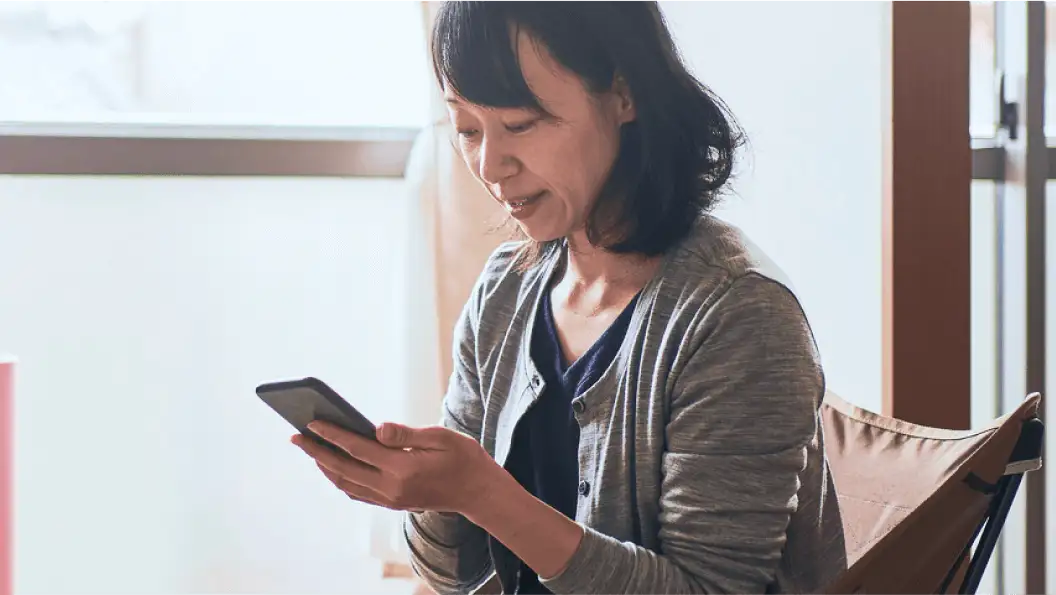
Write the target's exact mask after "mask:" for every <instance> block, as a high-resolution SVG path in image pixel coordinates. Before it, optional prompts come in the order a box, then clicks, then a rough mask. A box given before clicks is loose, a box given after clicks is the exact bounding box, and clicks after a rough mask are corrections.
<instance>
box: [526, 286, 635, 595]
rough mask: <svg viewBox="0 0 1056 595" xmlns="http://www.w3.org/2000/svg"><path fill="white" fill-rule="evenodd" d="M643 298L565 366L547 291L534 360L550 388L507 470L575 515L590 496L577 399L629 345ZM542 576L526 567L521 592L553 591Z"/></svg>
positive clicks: (535, 336)
mask: <svg viewBox="0 0 1056 595" xmlns="http://www.w3.org/2000/svg"><path fill="white" fill-rule="evenodd" d="M637 301H638V297H637V296H635V298H634V299H633V300H631V303H630V304H629V305H628V306H627V307H626V308H625V309H624V311H623V312H622V313H621V314H620V315H619V317H617V318H616V320H615V322H613V323H612V326H610V327H609V328H608V329H607V330H606V331H605V332H604V333H603V334H602V335H601V337H599V338H598V340H597V342H595V343H594V345H592V346H591V348H590V349H589V350H588V351H587V352H586V353H584V354H583V355H582V356H581V357H580V358H579V359H578V360H576V361H575V363H573V364H572V365H571V366H569V365H566V364H565V359H564V356H563V355H562V352H561V342H560V340H559V339H558V335H557V327H556V325H555V324H554V313H553V307H552V305H551V302H550V292H549V291H544V292H543V296H542V299H541V300H540V304H539V313H538V314H537V315H536V317H535V328H534V329H532V351H531V354H532V361H533V362H535V367H536V368H537V369H538V371H539V373H540V374H541V375H542V377H543V380H544V381H545V382H546V386H545V388H544V390H543V394H542V395H540V396H539V398H538V400H537V401H536V402H535V403H534V404H533V405H532V406H531V407H530V408H529V410H528V412H527V413H526V414H525V415H524V417H522V418H521V421H520V422H519V423H518V424H517V428H516V430H515V431H514V437H513V443H512V444H511V447H510V455H509V458H508V459H507V462H506V469H507V470H508V471H509V472H510V474H511V475H513V477H514V478H515V479H516V480H517V481H518V482H519V483H520V484H521V485H522V486H524V488H525V489H526V490H528V491H529V492H531V493H532V494H533V495H534V496H535V497H537V498H539V499H540V500H542V501H543V502H545V503H547V504H548V505H550V506H551V507H553V508H555V509H557V510H559V511H561V513H562V514H564V515H565V516H567V517H569V518H575V516H576V500H577V498H579V497H586V496H587V495H589V494H590V487H591V486H590V484H589V483H588V482H587V481H582V482H581V481H580V477H579V423H578V422H577V421H576V418H575V414H574V410H573V407H572V401H573V399H575V398H576V397H579V396H580V395H582V394H583V393H584V392H586V391H587V389H589V388H590V387H591V386H593V385H594V383H595V382H597V381H598V379H599V378H600V377H601V375H602V374H603V373H604V372H605V370H606V368H608V367H609V364H611V363H612V360H613V359H614V358H615V357H616V353H617V352H618V351H619V349H620V345H621V344H622V343H623V339H624V336H625V335H626V334H627V328H628V326H629V325H630V322H631V314H632V313H633V312H634V305H635V303H637ZM549 592H550V591H548V590H547V589H546V588H545V587H543V585H542V584H541V583H540V582H539V577H538V576H537V575H536V574H535V572H534V571H532V569H531V568H529V567H528V566H526V565H525V564H524V563H521V565H520V577H519V580H518V587H517V593H549Z"/></svg>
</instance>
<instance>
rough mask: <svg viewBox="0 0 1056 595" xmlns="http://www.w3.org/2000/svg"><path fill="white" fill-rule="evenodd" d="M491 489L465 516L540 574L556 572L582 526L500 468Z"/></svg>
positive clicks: (573, 547)
mask: <svg viewBox="0 0 1056 595" xmlns="http://www.w3.org/2000/svg"><path fill="white" fill-rule="evenodd" d="M493 486H494V487H493V489H492V490H489V493H488V494H487V496H486V497H484V498H482V499H481V500H480V501H479V502H478V503H476V504H475V505H474V509H473V510H469V511H467V512H466V517H467V518H468V519H469V520H470V521H472V522H473V524H475V525H478V526H479V527H481V528H482V529H483V530H484V531H487V532H488V533H490V534H491V535H492V536H493V537H494V538H495V539H497V540H499V541H500V542H502V543H503V545H505V546H506V547H507V548H508V549H509V550H510V551H511V552H513V554H514V555H516V556H517V557H518V558H520V560H521V561H522V562H524V563H525V564H526V565H528V567H529V568H531V569H532V570H534V571H535V572H536V574H538V575H539V577H540V578H543V579H546V578H549V577H552V576H556V575H557V574H558V573H560V572H561V571H562V570H564V568H565V567H566V566H567V565H568V562H569V560H571V559H572V556H573V554H574V553H575V552H576V550H577V549H578V548H579V544H580V541H581V540H582V539H583V528H582V527H581V526H580V525H579V524H577V523H576V522H575V521H573V520H572V519H569V518H568V517H566V516H565V515H563V514H561V513H560V512H559V511H557V510H555V509H553V508H551V507H550V506H548V505H547V504H546V503H544V502H542V501H540V500H539V499H537V498H536V497H535V496H532V494H530V493H529V492H528V491H527V490H525V489H524V488H523V487H522V486H521V485H520V484H519V483H517V481H516V480H515V479H514V478H513V477H512V476H510V475H509V474H508V473H506V472H505V471H504V470H502V469H501V468H497V467H496V469H495V481H494V484H493Z"/></svg>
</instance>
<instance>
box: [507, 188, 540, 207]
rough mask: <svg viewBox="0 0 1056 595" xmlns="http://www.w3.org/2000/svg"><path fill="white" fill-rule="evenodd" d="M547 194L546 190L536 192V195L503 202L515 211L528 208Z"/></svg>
mask: <svg viewBox="0 0 1056 595" xmlns="http://www.w3.org/2000/svg"><path fill="white" fill-rule="evenodd" d="M545 192H546V191H545V190H540V191H539V192H536V193H535V194H529V195H528V196H522V197H520V198H510V199H504V200H503V201H502V202H504V203H506V204H507V205H509V206H510V207H512V208H514V209H523V208H524V207H526V206H528V205H530V204H532V203H533V202H535V201H537V200H539V199H540V198H542V196H543V194H544V193H545Z"/></svg>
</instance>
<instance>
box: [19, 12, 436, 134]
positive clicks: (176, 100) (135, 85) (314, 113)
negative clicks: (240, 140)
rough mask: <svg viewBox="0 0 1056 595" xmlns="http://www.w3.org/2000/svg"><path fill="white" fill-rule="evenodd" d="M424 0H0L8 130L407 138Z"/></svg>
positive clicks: (419, 108)
mask: <svg viewBox="0 0 1056 595" xmlns="http://www.w3.org/2000/svg"><path fill="white" fill-rule="evenodd" d="M422 18H423V17H422V7H421V3H418V2H378V1H373V2H296V3H295V2H76V3H75V2H4V3H0V80H3V81H4V84H2V85H0V122H2V123H11V122H15V123H20V124H25V123H30V124H37V123H41V124H85V123H87V124H103V125H109V124H133V125H135V124H148V125H157V124H162V125H167V124H177V125H192V126H196V125H205V126H209V125H222V126H231V125H247V126H253V127H276V126H278V127H284V126H298V127H343V126H352V127H362V126H370V127H404V128H418V127H420V126H422V125H424V124H425V123H426V121H427V118H428V103H429V92H430V85H431V80H430V78H429V76H427V75H428V70H427V68H428V66H427V60H426V40H425V34H424V29H423V20H422Z"/></svg>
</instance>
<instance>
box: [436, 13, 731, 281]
mask: <svg viewBox="0 0 1056 595" xmlns="http://www.w3.org/2000/svg"><path fill="white" fill-rule="evenodd" d="M521 30H523V31H524V32H526V33H527V34H528V35H529V36H530V37H531V38H532V39H533V40H534V41H536V42H537V43H541V45H542V46H543V47H545V48H546V50H547V51H548V52H549V54H550V56H551V57H552V58H553V59H554V60H556V61H557V62H558V63H559V64H560V65H561V66H563V67H564V68H566V69H567V70H569V71H570V72H572V73H574V74H576V75H577V76H578V77H579V78H580V79H581V80H582V81H583V82H584V84H585V85H586V87H587V88H588V89H589V90H591V91H593V92H602V91H606V90H609V89H611V88H612V87H613V84H614V82H615V81H616V77H620V78H622V80H623V82H624V83H625V84H626V85H627V88H628V90H629V92H630V95H631V97H632V99H633V101H634V104H635V112H636V118H635V121H633V122H631V123H629V124H626V125H624V126H623V129H622V130H621V134H620V148H619V153H618V155H617V158H616V163H615V164H614V166H613V168H612V172H611V174H610V176H609V179H608V180H607V181H606V184H605V186H604V187H603V189H602V192H601V194H600V195H599V196H598V198H597V200H596V201H595V203H594V205H593V207H592V208H591V212H590V213H589V216H588V219H587V237H588V238H589V240H590V242H591V243H592V244H594V245H597V246H601V247H604V248H606V249H608V250H611V251H613V252H620V253H637V254H643V255H649V256H655V255H659V254H662V253H664V252H665V251H667V250H668V249H669V248H670V247H671V246H673V245H674V244H676V243H677V242H678V241H680V240H681V239H682V238H683V237H685V236H686V234H687V233H688V232H689V231H690V228H691V226H692V224H693V221H694V220H695V219H696V218H697V217H698V216H699V215H700V214H701V213H704V212H706V211H709V210H710V209H712V208H713V207H714V206H715V205H716V203H717V202H718V199H719V195H720V193H721V191H722V189H723V187H724V186H725V185H726V183H727V181H728V180H729V178H730V174H731V171H732V168H733V160H734V153H735V152H736V150H737V148H738V147H739V145H740V143H741V141H742V138H743V137H742V135H741V132H740V130H739V129H738V128H737V126H736V123H735V121H734V119H733V117H732V115H730V113H729V110H728V109H726V107H725V105H724V104H723V103H722V101H721V100H720V99H719V98H718V97H716V96H715V95H714V94H713V93H712V92H711V91H710V90H709V89H708V88H707V87H706V86H704V85H703V84H702V83H701V82H700V81H698V80H697V79H696V78H694V77H693V75H691V74H690V73H689V71H688V70H687V69H686V67H685V65H684V64H683V63H682V60H681V58H680V56H679V53H678V50H677V49H676V47H675V44H674V41H673V40H672V39H671V35H670V33H669V31H668V29H667V24H666V23H665V21H664V18H663V15H662V14H661V12H660V9H659V7H658V6H657V4H656V3H655V2H571V1H566V2H488V1H483V2H459V1H453V2H445V3H444V4H443V6H442V7H441V8H440V9H439V12H438V13H437V17H436V21H435V24H434V26H433V38H432V44H431V48H432V62H433V70H434V73H435V75H436V77H437V81H438V82H439V83H440V85H441V86H445V85H446V86H448V87H450V88H451V90H452V91H453V92H455V93H457V94H458V95H459V96H461V97H463V98H464V99H466V100H467V101H470V102H472V103H475V104H477V105H485V106H489V107H496V108H531V109H535V110H538V111H543V108H542V106H541V105H540V104H539V101H538V99H537V98H536V97H535V96H534V95H533V93H532V92H531V90H530V89H529V87H528V84H527V83H526V82H525V80H524V76H523V74H522V72H521V68H520V65H519V62H518V59H517V53H516V45H515V41H516V38H517V33H518V32H519V31H521ZM529 244H531V245H530V246H529V247H528V252H527V255H528V256H529V260H531V261H533V262H535V261H537V260H538V259H539V258H540V257H541V256H542V255H544V254H546V253H549V252H550V251H551V250H553V249H554V248H555V247H556V246H557V245H558V243H557V242H556V241H555V242H550V243H548V244H547V245H534V244H532V243H529Z"/></svg>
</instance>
